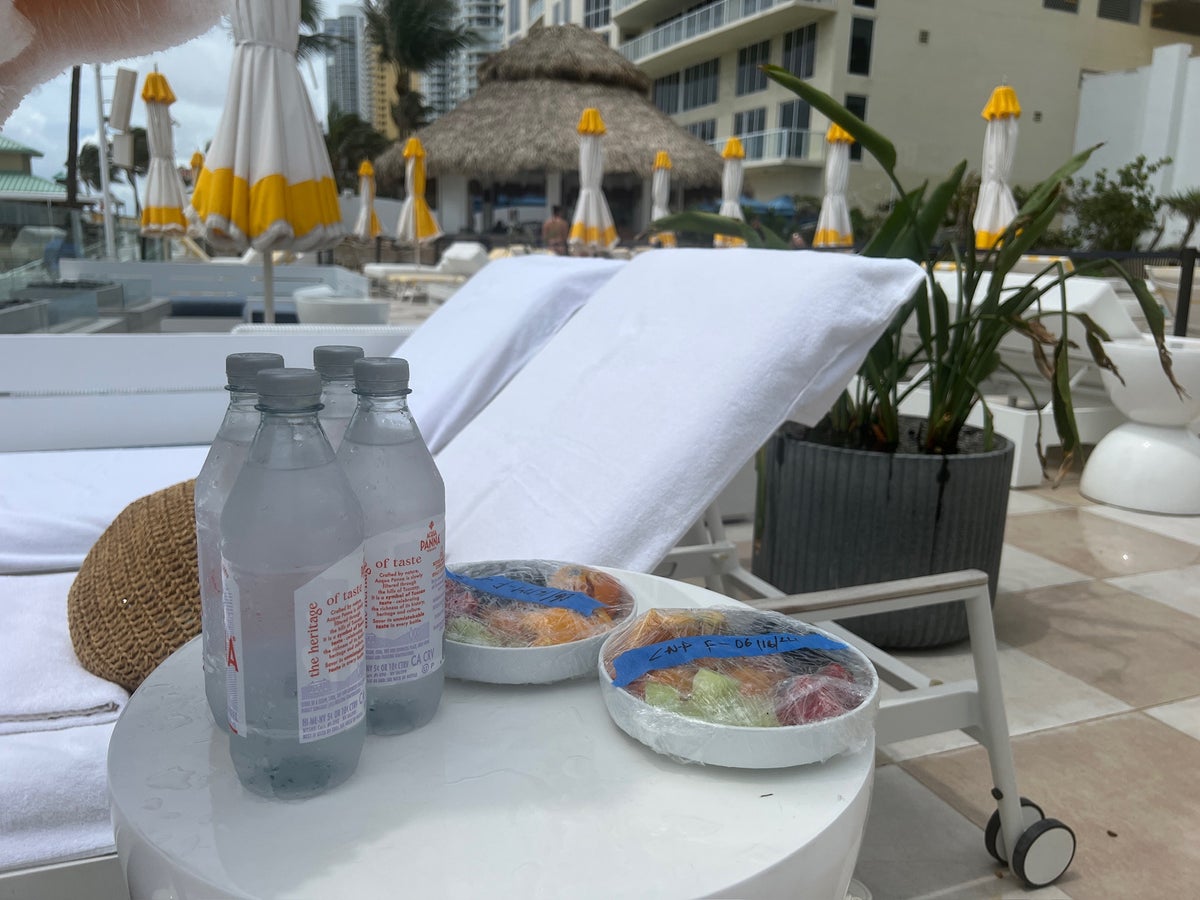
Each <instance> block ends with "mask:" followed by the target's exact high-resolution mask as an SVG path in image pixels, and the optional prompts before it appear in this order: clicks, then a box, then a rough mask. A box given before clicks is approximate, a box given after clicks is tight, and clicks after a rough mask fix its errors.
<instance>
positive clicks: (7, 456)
mask: <svg viewBox="0 0 1200 900" xmlns="http://www.w3.org/2000/svg"><path fill="white" fill-rule="evenodd" d="M207 455H208V447H207V446H204V447H138V448H133V449H118V450H40V451H34V452H23V453H0V574H14V573H29V572H57V571H63V570H67V569H78V568H79V566H80V565H81V564H82V563H83V558H84V557H85V556H87V553H88V551H89V550H90V549H92V545H93V544H94V543H96V541H97V540H98V539H99V537H100V535H101V534H103V533H104V530H105V529H106V528H108V526H109V525H110V524H111V523H112V520H113V519H115V518H116V517H117V515H118V513H120V512H121V510H123V509H124V508H125V507H126V506H128V505H129V504H130V503H132V502H133V501H134V500H137V499H138V498H139V497H144V496H146V495H147V494H152V493H154V492H155V491H157V490H160V489H162V488H165V487H168V486H170V485H172V484H176V483H178V482H180V481H186V480H187V479H189V478H194V477H195V476H196V475H197V474H198V473H199V471H200V467H201V466H202V465H203V464H204V457H205V456H207Z"/></svg>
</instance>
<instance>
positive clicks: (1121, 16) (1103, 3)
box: [1096, 0, 1142, 25]
mask: <svg viewBox="0 0 1200 900" xmlns="http://www.w3.org/2000/svg"><path fill="white" fill-rule="evenodd" d="M1141 13H1142V0H1100V6H1099V8H1098V9H1097V10H1096V15H1098V16H1099V17H1100V18H1102V19H1113V20H1114V21H1117V22H1128V23H1129V24H1131V25H1136V24H1137V23H1138V19H1139V18H1141Z"/></svg>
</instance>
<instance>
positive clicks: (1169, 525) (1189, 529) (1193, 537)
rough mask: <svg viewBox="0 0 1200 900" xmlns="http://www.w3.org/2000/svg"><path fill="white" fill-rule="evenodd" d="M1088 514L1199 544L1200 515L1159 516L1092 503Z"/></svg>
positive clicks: (1087, 509) (1088, 508) (1188, 542)
mask: <svg viewBox="0 0 1200 900" xmlns="http://www.w3.org/2000/svg"><path fill="white" fill-rule="evenodd" d="M1086 511H1087V513H1088V514H1089V515H1093V516H1099V517H1101V518H1104V519H1111V520H1112V521H1114V522H1124V523H1125V524H1126V525H1133V526H1135V527H1137V528H1141V529H1142V530H1143V531H1149V532H1152V533H1153V534H1161V535H1163V536H1164V537H1169V538H1173V539H1174V540H1177V541H1183V542H1184V543H1187V544H1196V545H1198V546H1200V516H1160V515H1155V514H1154V513H1143V512H1134V511H1133V510H1130V509H1118V508H1117V507H1115V506H1104V505H1102V504H1099V503H1097V504H1093V505H1091V506H1088V507H1087V508H1086Z"/></svg>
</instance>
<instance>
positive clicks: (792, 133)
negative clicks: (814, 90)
mask: <svg viewBox="0 0 1200 900" xmlns="http://www.w3.org/2000/svg"><path fill="white" fill-rule="evenodd" d="M811 117H812V108H811V107H810V106H809V105H808V103H807V102H806V101H804V100H788V101H787V102H785V103H780V104H779V128H780V129H781V130H782V131H783V133H784V134H783V148H784V151H783V152H784V155H785V156H787V157H789V158H791V159H804V158H805V157H807V156H808V141H809V128H810V127H811V125H810V119H811Z"/></svg>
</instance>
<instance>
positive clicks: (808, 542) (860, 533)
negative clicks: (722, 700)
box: [753, 426, 1013, 648]
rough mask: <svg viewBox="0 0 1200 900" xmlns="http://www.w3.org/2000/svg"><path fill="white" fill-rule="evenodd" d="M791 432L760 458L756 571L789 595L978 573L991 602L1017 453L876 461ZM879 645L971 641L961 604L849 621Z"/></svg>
mask: <svg viewBox="0 0 1200 900" xmlns="http://www.w3.org/2000/svg"><path fill="white" fill-rule="evenodd" d="M806 432H807V429H804V428H802V427H800V426H785V427H784V428H783V429H780V431H778V432H777V433H776V434H775V436H774V437H773V438H772V439H771V441H770V442H768V444H767V445H766V447H765V448H764V449H763V452H762V453H761V454H760V456H759V473H758V478H759V493H758V511H757V514H756V520H755V535H754V562H753V569H754V574H756V575H758V576H759V577H761V578H764V579H766V580H767V581H769V582H771V583H772V584H774V585H775V586H776V587H778V588H780V589H781V590H784V591H787V592H788V593H801V592H805V591H816V590H825V589H828V588H837V587H848V586H850V585H855V584H869V583H872V582H876V581H890V580H892V579H896V578H909V577H914V576H918V575H932V574H936V573H939V572H952V571H955V570H958V569H982V570H983V571H984V572H987V573H988V578H989V583H990V587H991V591H992V597H993V600H994V598H995V596H996V580H997V576H998V573H999V570H1000V551H1001V548H1002V547H1003V544H1004V523H1005V515H1006V513H1007V510H1008V491H1009V480H1010V478H1011V476H1012V465H1013V445H1012V443H1011V442H1010V441H1008V440H1007V439H1006V438H1003V437H1001V436H1000V435H997V436H996V439H995V445H994V446H995V448H994V449H993V450H990V451H985V452H980V453H962V454H956V455H952V456H927V455H921V454H887V453H872V452H869V451H862V450H846V449H843V448H840V447H829V446H825V445H823V444H817V443H811V442H809V441H807V440H805V437H804V436H805V434H806ZM842 624H843V625H845V626H846V627H848V628H850V629H851V630H853V631H854V632H855V633H856V634H858V635H860V636H861V637H863V638H865V639H866V640H869V641H870V642H871V643H873V644H876V645H877V646H880V647H892V648H915V647H935V646H938V645H941V644H947V643H951V642H953V641H958V640H961V639H963V638H965V637H966V636H967V619H966V611H965V609H964V607H963V605H962V604H961V603H955V604H941V605H939V606H931V607H925V608H922V609H916V610H906V611H902V612H895V613H884V614H881V615H876V616H865V617H860V618H857V619H847V620H845V621H844V622H842Z"/></svg>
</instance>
